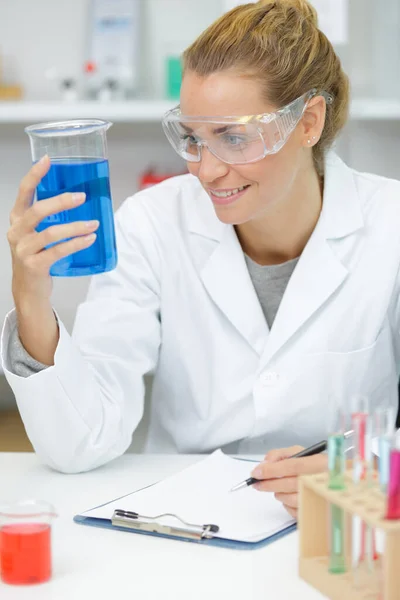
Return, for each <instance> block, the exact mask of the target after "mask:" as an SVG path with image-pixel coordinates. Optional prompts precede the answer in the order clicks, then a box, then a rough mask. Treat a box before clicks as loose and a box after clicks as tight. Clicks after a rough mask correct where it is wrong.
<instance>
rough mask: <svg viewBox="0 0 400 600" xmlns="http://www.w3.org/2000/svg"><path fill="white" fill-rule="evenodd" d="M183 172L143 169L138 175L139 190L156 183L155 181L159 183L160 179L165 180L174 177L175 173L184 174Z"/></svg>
mask: <svg viewBox="0 0 400 600" xmlns="http://www.w3.org/2000/svg"><path fill="white" fill-rule="evenodd" d="M184 174H185V172H182V173H157V172H156V171H154V170H153V169H149V170H148V171H145V172H144V173H143V174H142V175H141V176H140V177H139V190H144V189H146V188H148V187H151V186H153V185H156V184H157V183H161V181H165V180H166V179H169V178H170V177H176V176H177V175H184Z"/></svg>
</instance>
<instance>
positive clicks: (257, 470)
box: [251, 467, 262, 479]
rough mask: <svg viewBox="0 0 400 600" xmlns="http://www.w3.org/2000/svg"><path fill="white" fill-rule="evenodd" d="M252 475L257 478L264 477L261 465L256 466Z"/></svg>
mask: <svg viewBox="0 0 400 600" xmlns="http://www.w3.org/2000/svg"><path fill="white" fill-rule="evenodd" d="M251 475H252V477H254V478H255V479H262V468H261V467H256V468H255V469H254V470H253V472H252V474H251Z"/></svg>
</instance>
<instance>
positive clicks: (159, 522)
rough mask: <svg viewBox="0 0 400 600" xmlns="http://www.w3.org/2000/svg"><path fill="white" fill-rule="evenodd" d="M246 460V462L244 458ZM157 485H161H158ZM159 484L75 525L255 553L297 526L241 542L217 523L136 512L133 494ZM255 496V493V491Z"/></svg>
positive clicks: (77, 518) (76, 519)
mask: <svg viewBox="0 0 400 600" xmlns="http://www.w3.org/2000/svg"><path fill="white" fill-rule="evenodd" d="M218 452H220V451H217V453H218ZM245 461H246V462H247V460H246V459H245ZM249 462H250V461H249ZM251 462H253V461H251ZM160 483H161V482H159V483H158V484H160ZM158 484H157V483H155V484H151V485H149V486H146V487H145V488H142V489H140V490H137V491H136V492H133V493H132V494H128V495H127V496H123V497H120V498H117V499H116V500H112V501H111V502H108V503H106V504H102V505H100V506H97V507H95V508H93V509H91V510H89V511H86V513H83V514H79V515H75V517H74V522H75V523H77V524H80V525H87V526H90V527H97V528H104V529H108V530H113V531H124V532H128V533H136V534H140V535H149V536H154V537H162V538H165V539H169V540H176V541H184V542H190V543H197V544H202V545H212V546H219V547H222V548H231V549H239V550H256V549H258V548H262V547H264V546H267V545H268V544H271V543H273V542H275V541H277V540H278V539H280V538H282V537H284V536H286V535H288V534H289V533H291V532H293V531H295V529H296V527H297V524H296V523H295V522H294V523H290V524H289V525H288V526H284V527H282V528H279V529H278V530H276V531H274V532H273V533H272V534H268V535H267V536H266V537H265V538H263V539H258V540H257V541H243V540H236V539H232V538H229V539H228V538H225V537H222V536H220V531H221V529H220V524H219V523H218V522H216V521H215V522H211V523H209V522H208V523H200V522H194V521H193V520H190V521H189V520H188V519H187V517H186V518H185V519H184V518H183V517H182V515H179V514H177V513H178V511H176V512H172V511H171V512H159V513H158V514H155V513H154V514H151V513H150V511H146V510H143V511H142V512H138V511H137V510H136V508H135V503H136V505H137V504H138V502H137V501H135V495H136V494H140V492H143V491H147V492H148V491H149V490H151V488H153V487H155V488H157V485H158ZM255 493H257V494H258V492H255ZM238 494H240V492H238ZM127 498H129V505H130V508H129V510H128V509H127V507H126V506H125V507H124V504H126V503H128V500H127ZM109 505H112V507H111V508H110V509H108V508H107V511H104V508H106V507H108V506H109ZM99 509H101V511H100V513H101V518H100V517H99V516H91V515H90V513H91V512H92V511H93V512H94V513H95V514H96V511H97V514H98V513H99ZM106 512H107V513H108V514H112V516H111V517H108V518H106V517H104V516H103V515H104V514H106ZM88 513H89V514H88Z"/></svg>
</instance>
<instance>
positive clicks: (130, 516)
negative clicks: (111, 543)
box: [111, 509, 219, 540]
mask: <svg viewBox="0 0 400 600" xmlns="http://www.w3.org/2000/svg"><path fill="white" fill-rule="evenodd" d="M164 517H173V518H174V519H177V520H178V521H179V522H180V523H181V524H182V526H179V525H177V526H174V525H163V524H162V523H160V522H159V520H160V519H162V518H164ZM111 523H112V524H113V525H115V526H118V527H127V528H129V529H136V530H138V531H149V532H152V533H153V532H154V533H160V534H163V535H172V536H175V537H182V538H193V539H196V540H201V539H210V538H213V537H214V534H216V533H218V531H219V527H218V525H210V524H209V525H195V524H193V523H187V522H186V521H184V520H183V519H181V518H180V517H178V516H177V515H174V514H171V513H164V514H162V515H157V516H156V517H146V516H145V515H139V513H135V512H130V511H127V510H119V509H116V510H115V511H114V514H113V517H112V519H111Z"/></svg>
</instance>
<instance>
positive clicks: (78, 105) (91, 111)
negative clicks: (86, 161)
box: [0, 100, 178, 123]
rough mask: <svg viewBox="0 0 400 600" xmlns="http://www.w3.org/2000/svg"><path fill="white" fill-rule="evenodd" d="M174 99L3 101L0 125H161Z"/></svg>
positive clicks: (174, 103) (0, 107) (1, 103)
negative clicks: (101, 121) (88, 120)
mask: <svg viewBox="0 0 400 600" xmlns="http://www.w3.org/2000/svg"><path fill="white" fill-rule="evenodd" d="M177 103H178V102H177V101H174V100H131V101H125V102H45V101H41V102H28V101H20V102H7V101H5V102H0V123H34V122H36V123H38V122H40V121H57V120H63V119H80V118H82V119H83V118H92V119H104V120H108V121H112V122H113V123H140V122H159V121H160V120H161V117H162V115H163V114H164V113H165V112H166V111H167V110H169V109H170V108H173V107H174V106H176V104H177Z"/></svg>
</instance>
